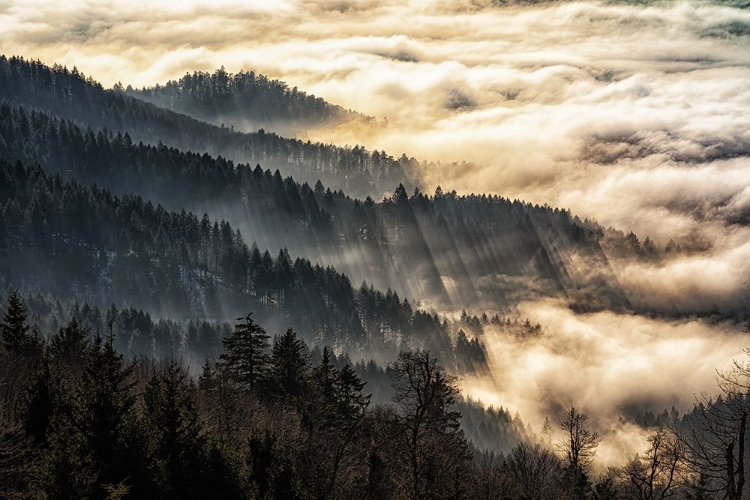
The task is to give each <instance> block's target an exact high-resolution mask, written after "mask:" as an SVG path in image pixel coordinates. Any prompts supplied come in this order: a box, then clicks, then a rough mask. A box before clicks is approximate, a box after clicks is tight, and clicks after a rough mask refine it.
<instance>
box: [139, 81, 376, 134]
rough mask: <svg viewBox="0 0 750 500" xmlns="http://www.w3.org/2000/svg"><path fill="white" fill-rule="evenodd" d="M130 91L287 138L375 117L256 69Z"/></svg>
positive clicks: (176, 108)
mask: <svg viewBox="0 0 750 500" xmlns="http://www.w3.org/2000/svg"><path fill="white" fill-rule="evenodd" d="M126 93H127V95H130V96H133V97H137V98H139V99H142V100H144V101H147V102H150V103H152V104H155V105H157V106H159V107H161V108H165V109H170V110H173V111H177V112H178V113H184V114H186V115H189V116H192V117H193V118H196V119H198V120H202V121H205V122H209V123H213V124H214V125H221V124H226V125H227V126H229V125H230V124H231V125H232V126H233V127H234V128H236V129H238V130H241V131H243V132H252V131H256V130H258V129H261V128H263V129H266V130H273V131H274V132H276V133H278V134H280V135H284V136H294V135H295V134H296V133H297V132H298V131H304V130H308V129H314V128H320V127H325V126H330V125H338V124H341V123H345V122H352V121H357V122H371V121H374V119H373V118H370V117H367V116H364V115H361V114H359V113H355V112H353V111H347V110H345V109H344V108H342V107H341V106H336V105H333V104H330V103H328V102H326V101H325V100H323V99H321V98H319V97H315V96H314V95H308V94H306V93H305V92H301V91H299V90H298V89H297V87H294V88H291V89H290V88H289V87H288V85H287V84H286V83H284V82H281V81H279V80H272V79H270V78H268V77H266V76H265V75H260V74H256V73H255V72H254V71H249V72H246V71H240V72H239V73H237V74H231V73H227V72H226V70H224V67H221V68H220V69H217V70H216V71H214V72H213V73H204V72H198V71H196V72H193V73H192V74H190V73H187V74H186V75H185V76H183V77H182V78H180V79H179V80H177V81H173V80H170V81H169V82H167V83H166V84H165V85H155V86H153V87H148V88H143V89H139V90H134V89H132V88H131V87H130V86H128V89H127V91H126Z"/></svg>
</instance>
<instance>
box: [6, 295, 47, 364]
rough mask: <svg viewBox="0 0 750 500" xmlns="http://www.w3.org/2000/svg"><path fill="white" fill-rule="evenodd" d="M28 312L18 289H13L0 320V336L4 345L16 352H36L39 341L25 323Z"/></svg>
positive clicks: (38, 347)
mask: <svg viewBox="0 0 750 500" xmlns="http://www.w3.org/2000/svg"><path fill="white" fill-rule="evenodd" d="M27 318H28V313H27V312H26V306H25V305H24V304H23V301H22V300H21V296H20V294H19V293H18V290H13V291H12V292H11V294H10V296H9V297H8V305H7V307H6V309H5V314H4V315H3V320H2V322H0V336H2V340H3V343H4V344H5V347H6V348H7V349H8V350H9V351H10V352H14V353H18V354H26V355H33V354H37V353H38V352H39V350H40V348H41V342H40V341H39V339H38V338H37V336H36V334H35V333H33V332H32V331H31V328H29V325H28V324H26V320H27Z"/></svg>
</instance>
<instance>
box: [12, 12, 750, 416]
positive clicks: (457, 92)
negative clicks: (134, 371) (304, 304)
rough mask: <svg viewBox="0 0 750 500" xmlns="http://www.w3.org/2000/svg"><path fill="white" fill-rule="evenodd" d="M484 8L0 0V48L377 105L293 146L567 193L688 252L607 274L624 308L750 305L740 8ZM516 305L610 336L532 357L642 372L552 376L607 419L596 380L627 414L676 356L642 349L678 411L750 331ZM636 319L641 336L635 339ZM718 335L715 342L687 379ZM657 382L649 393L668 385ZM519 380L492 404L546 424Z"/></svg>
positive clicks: (609, 222)
mask: <svg viewBox="0 0 750 500" xmlns="http://www.w3.org/2000/svg"><path fill="white" fill-rule="evenodd" d="M499 3H500V2H494V4H499ZM494 4H493V2H492V1H490V0H425V1H418V2H417V1H414V2H407V1H389V0H350V1H347V0H323V1H319V2H305V1H295V0H285V1H257V2H246V1H210V2H209V1H199V0H192V1H190V0H188V1H174V2H170V1H161V2H158V3H152V2H144V1H130V2H115V1H109V0H102V1H96V2H94V1H81V0H71V1H67V2H52V1H47V0H39V1H33V0H24V1H10V2H9V1H7V0H6V1H4V2H0V31H2V32H3V40H2V51H3V52H4V53H5V54H6V55H11V54H16V55H22V56H24V57H27V58H35V59H37V58H38V59H41V60H42V61H43V62H46V63H50V64H52V63H60V64H64V65H67V66H69V67H72V66H76V67H77V68H78V69H79V70H81V71H82V72H84V73H85V74H87V75H90V76H92V77H94V78H95V79H97V80H99V81H101V82H102V83H103V84H104V85H105V86H108V87H109V86H112V85H113V84H115V83H116V82H118V81H119V82H122V83H123V84H125V85H127V84H131V85H133V86H135V87H140V86H144V85H145V86H150V85H153V84H155V83H157V82H159V83H164V82H166V81H168V80H169V79H177V78H179V77H181V76H182V75H184V74H185V73H186V72H188V71H195V70H203V71H213V70H214V69H216V68H218V67H220V66H222V65H223V66H225V68H226V69H227V71H229V72H238V71H240V70H243V69H244V70H251V69H252V70H255V71H257V72H261V73H264V74H267V75H269V76H270V77H273V78H279V79H282V80H284V81H286V82H288V83H289V85H290V86H291V87H293V86H297V87H299V88H300V89H301V90H304V91H306V92H308V93H313V94H315V95H317V96H320V97H324V98H325V99H327V100H329V101H330V102H333V103H335V104H339V105H342V106H343V107H345V108H350V109H354V110H357V111H360V112H363V113H366V114H368V115H371V116H374V117H375V118H377V125H375V126H371V127H368V128H362V127H345V128H341V127H337V128H330V129H323V130H316V131H310V132H308V133H306V134H304V137H306V138H311V139H315V140H324V141H327V142H334V143H337V144H351V145H354V144H356V143H358V144H364V145H366V146H367V147H369V148H375V149H378V150H386V151H387V152H388V153H389V154H392V155H394V156H400V155H401V153H406V154H407V155H409V156H414V157H417V158H418V159H420V160H429V161H434V162H437V161H440V165H439V166H438V165H435V166H433V167H430V168H425V169H424V170H423V171H422V172H420V175H421V180H422V182H423V184H424V185H425V186H426V187H427V188H428V190H430V189H434V187H435V186H436V185H438V184H441V185H442V187H443V189H444V190H445V189H447V190H451V189H455V190H457V191H458V192H460V193H468V192H491V193H496V194H500V195H503V196H507V197H509V198H520V199H524V200H527V201H531V202H533V203H539V204H544V203H547V204H549V205H552V206H561V207H564V208H569V209H571V211H572V212H573V213H574V214H577V215H579V216H580V217H581V218H584V217H588V218H591V219H595V220H597V221H598V222H599V223H601V224H603V225H605V226H613V227H616V228H619V229H622V230H624V231H631V230H632V231H635V232H637V234H638V235H639V236H640V237H641V239H643V238H645V236H649V237H651V238H652V239H653V240H654V241H656V242H657V244H659V245H662V246H663V245H665V244H666V243H667V242H668V241H669V240H670V239H674V240H675V241H676V242H678V243H679V244H681V245H682V246H683V248H686V249H688V250H689V251H688V252H686V253H685V254H683V255H682V256H680V257H676V258H672V259H670V260H668V261H666V262H661V263H658V264H654V263H651V264H644V263H633V262H628V263H619V264H618V265H616V267H615V272H616V274H617V275H618V278H619V279H620V281H621V283H622V284H623V286H624V287H625V288H626V290H628V292H629V293H630V294H631V296H632V297H635V298H636V299H635V300H636V301H642V302H643V303H647V304H650V305H653V306H654V307H655V308H657V309H659V308H662V309H664V310H670V311H675V310H676V311H679V312H680V313H682V314H684V315H685V316H691V315H693V314H695V313H700V314H705V313H706V312H710V311H712V310H722V311H724V310H729V311H732V310H738V309H741V308H742V307H746V305H747V304H748V301H749V300H750V296H749V295H748V288H749V287H748V277H750V230H748V228H747V227H746V226H747V221H749V220H750V168H749V167H750V164H749V162H748V152H749V151H750V85H748V82H749V81H750V50H748V49H750V11H748V10H742V9H737V8H733V7H731V6H728V5H719V4H716V3H710V2H699V1H691V2H681V1H676V2H652V3H649V5H631V4H628V3H626V2H559V3H552V4H535V5H527V6H513V5H511V6H508V5H502V6H496V5H494ZM453 162H457V163H458V164H456V165H454V164H453ZM462 162H467V163H462ZM527 310H528V311H527V312H528V315H529V316H531V317H532V318H539V320H540V321H542V322H543V323H545V324H550V325H553V326H552V327H551V328H553V329H554V332H557V333H556V335H557V336H558V338H565V339H567V340H566V342H567V343H569V344H574V343H575V342H574V339H579V340H581V339H588V338H590V337H589V336H590V335H595V336H597V338H599V339H600V340H601V342H604V343H606V344H607V345H608V346H609V347H607V348H606V349H604V350H603V351H595V352H598V353H599V356H594V355H592V356H588V357H581V356H567V357H566V356H563V357H561V358H554V356H553V357H552V358H549V357H544V356H546V355H548V354H549V353H550V352H553V353H554V352H556V351H555V350H554V349H553V348H552V347H549V346H548V345H547V344H545V347H544V349H547V350H548V352H547V351H542V354H540V356H542V357H541V358H535V359H536V361H534V360H531V358H523V359H526V362H528V363H529V364H531V365H535V366H542V365H543V364H544V363H545V362H548V361H550V360H553V361H554V360H557V361H560V360H561V359H562V360H564V361H565V363H568V364H570V365H571V366H577V367H578V373H584V374H589V375H588V377H589V378H587V379H582V380H580V384H579V385H585V384H586V380H599V381H601V380H610V379H609V378H607V377H604V378H602V372H600V371H597V369H596V368H597V367H602V366H605V365H604V364H605V363H607V362H614V361H615V360H620V361H619V363H620V364H619V365H618V366H621V364H622V359H625V360H632V363H633V365H632V366H634V367H635V369H636V370H640V371H638V373H639V375H638V376H637V377H635V378H634V379H631V382H632V381H633V380H637V381H638V382H639V383H638V384H635V385H634V384H632V383H630V385H627V384H626V383H625V382H622V384H624V385H623V391H625V392H624V393H623V391H619V392H618V391H615V390H612V389H610V392H607V389H606V388H605V387H604V386H603V385H602V384H601V383H591V384H590V386H589V388H588V389H587V391H579V390H577V389H575V388H570V387H567V388H562V389H561V390H562V391H563V392H564V393H565V394H567V396H566V398H568V399H571V400H572V398H574V397H575V398H578V399H580V400H582V401H591V403H590V406H591V407H592V411H593V412H597V413H598V414H599V415H600V416H601V417H602V418H604V417H605V416H608V414H607V411H605V408H603V407H602V405H601V404H594V403H593V401H594V400H595V399H596V398H594V397H592V396H591V395H592V394H597V393H596V392H593V393H592V392H591V391H596V390H598V391H600V392H599V393H600V394H620V396H617V397H619V398H620V400H618V401H612V400H611V398H612V397H615V396H611V397H609V396H608V397H606V398H600V400H602V401H607V407H608V408H620V407H621V406H622V405H623V404H624V403H625V402H626V401H629V400H631V399H633V398H634V397H635V395H637V394H638V391H639V387H643V386H644V384H645V385H647V386H648V385H649V381H648V379H647V377H648V374H649V373H653V371H654V366H655V364H658V361H659V359H660V358H659V357H657V356H654V355H653V353H654V352H663V353H666V352H667V351H668V350H669V348H668V347H664V349H663V350H659V349H661V348H659V349H656V350H654V349H645V350H644V346H651V347H654V346H656V347H658V346H662V343H663V342H667V344H665V345H667V346H669V345H670V344H669V343H668V342H669V339H678V340H679V342H678V344H679V345H680V346H682V348H684V349H686V351H685V353H686V356H684V357H675V358H672V359H671V360H670V361H669V369H668V370H667V373H668V376H667V378H666V379H665V380H668V381H670V382H672V381H674V380H681V381H682V383H683V385H684V387H680V389H681V390H682V392H681V393H680V396H679V398H678V399H680V401H681V402H682V404H683V406H685V405H689V404H690V400H691V398H692V394H693V392H691V391H698V390H704V389H705V390H709V389H710V387H712V384H713V383H714V382H713V377H714V372H713V368H715V366H713V365H716V364H720V363H721V360H725V361H726V362H727V363H728V362H729V361H730V359H731V358H732V357H736V356H741V355H742V351H741V349H742V346H743V345H742V344H744V343H745V339H744V338H742V337H739V339H738V337H736V335H735V336H733V335H732V334H733V332H734V333H736V332H737V331H738V330H739V326H738V325H732V324H720V325H717V324H714V323H709V322H708V321H703V320H697V319H687V320H685V321H679V322H668V321H661V320H653V319H647V318H639V317H636V318H633V317H629V316H623V315H616V314H614V313H611V314H610V313H602V314H605V315H609V316H598V315H593V316H591V315H589V316H580V315H579V316H576V315H573V314H572V313H570V311H567V310H566V309H565V308H564V307H561V306H560V305H556V304H546V303H545V304H536V305H534V307H531V306H528V307H527ZM605 319H606V321H604V320H605ZM554 332H551V333H554ZM631 332H636V334H634V335H636V337H637V338H639V339H640V341H639V342H633V341H632V340H631V341H628V340H627V339H632V338H633V337H628V335H629V334H630V333H631ZM639 332H640V333H639ZM605 340H606V342H605ZM496 344H497V345H500V346H503V345H504V344H503V342H502V341H501V339H498V340H497V342H496ZM555 345H556V344H555ZM584 345H589V344H587V343H586V342H584ZM597 345H599V344H597ZM709 346H714V347H715V349H714V350H713V351H711V352H712V355H711V356H708V357H705V356H704V357H705V359H703V360H702V361H701V363H702V364H701V365H700V366H701V368H700V369H699V370H692V368H694V367H695V359H696V358H701V353H705V352H706V351H707V349H709ZM505 347H506V348H507V346H505ZM498 349H500V348H498ZM550 349H551V350H550ZM500 350H502V349H500ZM524 352H525V351H524ZM545 352H547V354H544V353H545ZM531 355H532V354H529V356H531ZM540 359H543V361H540ZM626 364H627V363H626ZM513 366H514V368H513V369H514V370H521V369H527V368H528V367H527V366H526V365H524V364H517V365H513ZM552 366H555V365H554V364H553V365H552ZM527 371H528V370H527ZM503 373H505V372H504V371H503V370H500V369H498V370H496V371H495V378H496V379H498V380H500V379H502V378H503V375H502V374H503ZM514 373H516V372H514ZM518 373H522V372H518ZM534 373H536V372H534ZM540 373H542V374H547V373H548V372H547V371H544V370H542V371H541V372H540ZM607 373H609V374H611V373H612V372H607ZM686 374H689V375H690V376H689V377H686ZM618 376H619V375H618ZM622 376H623V377H625V378H627V375H626V374H622ZM545 377H547V375H545ZM534 380H536V379H534ZM544 380H547V378H545V379H544ZM612 380H614V379H612ZM612 384H614V385H618V384H617V383H615V382H612ZM668 385H669V384H666V385H665V386H661V385H659V386H654V391H656V392H657V393H658V395H657V396H658V397H657V396H654V395H651V396H648V398H646V399H649V398H650V400H654V401H658V402H659V403H660V404H661V403H662V402H666V401H669V399H670V397H673V396H674V398H676V397H677V396H675V395H673V394H672V393H673V392H674V391H673V390H672V389H670V388H669V387H667V386H668ZM510 386H511V387H513V388H514V389H513V390H510V389H498V387H499V386H498V385H497V384H495V387H494V389H492V390H493V391H494V392H493V394H494V395H495V396H494V397H495V398H497V397H499V396H503V397H505V398H506V399H507V400H510V401H514V402H516V403H515V404H516V405H517V406H519V407H521V408H523V409H524V410H525V411H527V413H529V414H533V415H535V416H536V417H539V418H541V417H542V416H543V414H544V412H545V411H546V410H545V409H544V408H542V407H540V405H539V403H538V402H537V403H534V404H533V405H532V404H531V403H530V402H529V401H528V397H526V396H523V395H524V394H528V391H530V390H532V389H533V387H536V386H533V385H532V386H529V385H528V384H520V385H518V384H510ZM688 386H690V387H693V389H690V388H688ZM478 388H479V385H478V384H477V385H475V389H476V391H475V392H481V391H479V389H478ZM511 393H512V394H511ZM485 396H486V397H487V398H489V399H492V397H490V396H488V395H487V394H485ZM652 396H653V397H652ZM674 398H673V399H674ZM531 420H534V418H533V417H532V418H531ZM537 420H538V419H537Z"/></svg>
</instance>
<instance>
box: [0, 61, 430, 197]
mask: <svg viewBox="0 0 750 500" xmlns="http://www.w3.org/2000/svg"><path fill="white" fill-rule="evenodd" d="M0 99H8V100H13V101H17V102H21V103H25V104H27V105H30V106H34V107H36V108H39V109H41V110H44V111H47V112H50V113H52V114H55V115H57V116H60V117H65V118H69V119H72V120H76V121H78V122H80V123H85V124H87V125H90V126H91V127H93V128H95V129H101V128H107V129H109V130H111V131H113V132H114V133H116V132H123V133H125V132H128V133H129V134H130V136H131V137H132V139H133V141H136V142H141V141H142V142H144V143H147V144H156V143H158V142H159V141H162V142H163V143H164V144H168V145H170V146H173V147H176V148H179V149H181V150H183V151H194V152H199V153H209V154H212V155H215V156H222V157H224V158H229V159H232V160H234V161H239V162H245V163H249V164H254V163H261V164H263V165H266V166H267V167H269V168H274V169H276V168H278V169H280V170H281V171H282V172H284V174H285V175H293V176H294V177H295V178H296V179H298V180H300V181H304V182H309V183H314V182H315V181H317V180H318V179H320V180H322V181H323V182H324V183H325V184H326V185H329V186H331V187H333V188H335V189H345V190H346V191H347V192H348V193H349V194H350V195H351V196H358V197H366V196H373V197H376V198H377V197H380V196H381V195H382V194H383V193H384V192H387V191H389V190H391V189H393V186H396V185H398V184H399V183H404V184H405V185H410V186H413V185H415V181H414V179H413V174H412V172H413V170H414V169H415V168H416V165H417V161H416V160H415V159H413V158H411V159H410V158H407V157H406V156H404V155H402V156H401V158H399V159H394V158H393V157H392V156H390V155H388V154H386V153H384V152H382V151H372V152H371V151H367V150H365V149H364V148H363V147H361V146H354V147H337V146H333V145H330V144H320V143H315V144H312V143H311V142H309V141H307V142H303V141H300V140H296V139H285V138H283V137H280V136H279V135H277V134H275V133H271V132H266V131H264V130H258V131H257V132H254V133H249V134H246V133H240V132H237V131H234V130H232V129H231V127H220V126H215V125H210V124H208V123H205V122H201V121H198V120H195V119H193V118H190V117H188V116H186V115H183V114H179V113H176V112H174V111H171V110H167V109H162V108H158V107H156V106H154V105H152V104H149V103H146V102H144V101H142V100H140V99H136V98H135V97H130V96H128V95H126V94H125V93H123V92H118V91H117V90H105V89H104V88H103V87H102V86H101V84H99V83H97V82H96V81H94V80H93V79H91V78H90V77H88V78H87V77H85V76H84V75H82V74H81V73H80V72H79V71H78V70H77V69H75V68H73V69H72V70H69V69H67V68H65V67H62V66H52V67H49V66H46V65H44V64H42V63H41V62H38V61H26V60H24V59H23V58H19V57H5V56H0Z"/></svg>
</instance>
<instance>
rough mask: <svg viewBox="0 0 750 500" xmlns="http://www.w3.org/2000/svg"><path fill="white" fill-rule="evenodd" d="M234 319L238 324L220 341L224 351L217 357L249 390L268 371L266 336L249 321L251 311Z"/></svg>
mask: <svg viewBox="0 0 750 500" xmlns="http://www.w3.org/2000/svg"><path fill="white" fill-rule="evenodd" d="M238 321H242V323H238V324H236V325H235V327H234V332H233V333H232V335H230V336H229V337H227V338H225V339H224V340H223V341H222V343H223V344H224V352H223V353H222V354H221V356H219V360H220V362H221V364H222V365H223V366H224V367H225V368H226V370H227V371H228V372H229V374H230V376H231V377H232V378H234V380H235V381H237V382H239V383H240V384H242V385H244V386H246V387H247V388H249V389H251V390H252V389H254V388H255V387H256V385H257V384H258V382H262V381H263V380H264V379H265V376H266V372H267V370H268V363H269V357H268V354H267V352H266V351H267V350H268V345H269V344H268V339H269V336H268V334H267V333H266V330H265V329H264V328H263V327H261V326H260V325H258V324H257V323H255V321H253V318H252V313H250V314H248V315H247V316H245V317H244V318H238Z"/></svg>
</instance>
